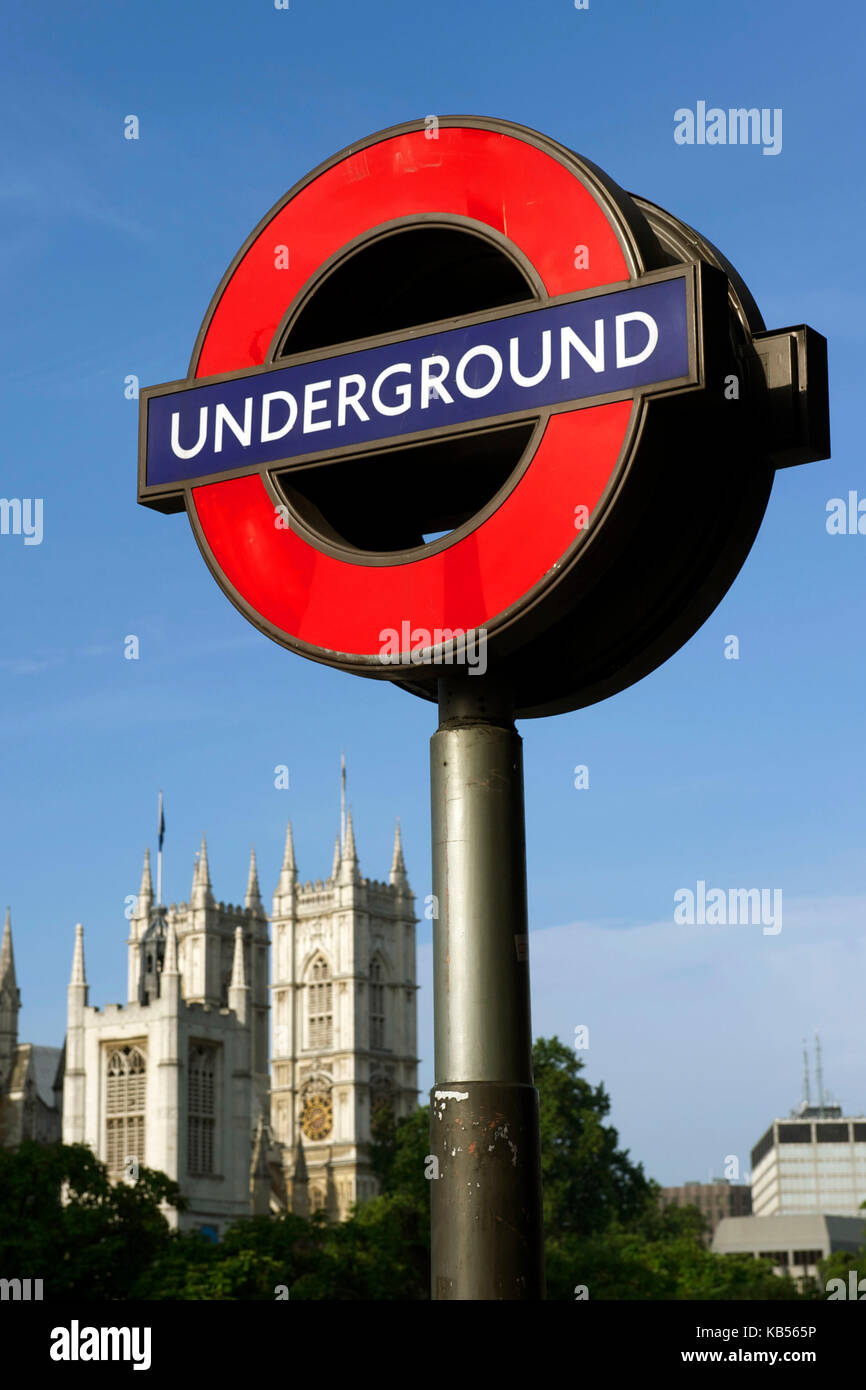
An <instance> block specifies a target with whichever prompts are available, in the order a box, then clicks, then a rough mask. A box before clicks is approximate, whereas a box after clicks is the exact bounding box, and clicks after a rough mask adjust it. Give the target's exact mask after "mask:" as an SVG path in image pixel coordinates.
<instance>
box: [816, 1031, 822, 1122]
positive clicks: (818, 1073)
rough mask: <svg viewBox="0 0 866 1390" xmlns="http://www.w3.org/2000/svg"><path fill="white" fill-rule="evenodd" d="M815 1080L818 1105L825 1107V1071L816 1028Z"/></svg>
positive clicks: (820, 1107)
mask: <svg viewBox="0 0 866 1390" xmlns="http://www.w3.org/2000/svg"><path fill="white" fill-rule="evenodd" d="M815 1080H816V1081H817V1083H818V1107H819V1109H820V1110H823V1109H824V1072H823V1069H822V1066H821V1039H820V1038H819V1037H818V1030H817V1028H816V1029H815Z"/></svg>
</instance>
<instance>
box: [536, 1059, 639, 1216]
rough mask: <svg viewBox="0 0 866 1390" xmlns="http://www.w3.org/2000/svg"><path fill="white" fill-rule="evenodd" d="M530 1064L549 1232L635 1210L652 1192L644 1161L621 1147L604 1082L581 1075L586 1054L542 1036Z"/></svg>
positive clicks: (636, 1210) (634, 1212)
mask: <svg viewBox="0 0 866 1390" xmlns="http://www.w3.org/2000/svg"><path fill="white" fill-rule="evenodd" d="M532 1066H533V1071H534V1074H535V1084H536V1086H537V1087H538V1096H539V1105H540V1110H541V1121H540V1124H541V1175H542V1181H543V1184H544V1230H545V1235H546V1236H547V1237H548V1238H549V1239H550V1238H558V1237H561V1236H565V1235H583V1236H589V1235H593V1234H595V1233H597V1232H599V1231H603V1230H605V1229H606V1228H607V1227H608V1226H609V1225H610V1223H611V1222H612V1221H613V1220H614V1219H615V1218H617V1219H619V1220H621V1221H628V1220H629V1219H630V1218H633V1217H637V1216H638V1215H639V1214H640V1213H641V1212H642V1211H643V1210H644V1208H645V1207H646V1204H647V1201H648V1198H649V1197H650V1184H649V1182H648V1181H647V1178H646V1176H645V1174H644V1171H643V1165H642V1164H640V1163H633V1162H632V1161H631V1159H630V1158H629V1155H628V1150H624V1149H620V1148H619V1147H618V1144H619V1136H618V1134H617V1131H616V1130H615V1129H614V1128H613V1126H612V1125H607V1124H605V1123H604V1119H605V1117H606V1116H607V1115H608V1113H609V1111H610V1100H609V1098H608V1095H607V1092H606V1091H605V1089H604V1086H603V1085H598V1086H591V1085H590V1084H589V1082H588V1081H585V1080H584V1078H583V1077H582V1076H581V1075H580V1073H581V1071H582V1070H583V1061H582V1059H581V1058H579V1057H577V1056H576V1054H575V1052H574V1050H573V1048H570V1047H566V1046H565V1044H564V1043H562V1042H560V1040H559V1038H556V1037H554V1038H538V1039H537V1040H536V1042H535V1045H534V1047H533V1049H532Z"/></svg>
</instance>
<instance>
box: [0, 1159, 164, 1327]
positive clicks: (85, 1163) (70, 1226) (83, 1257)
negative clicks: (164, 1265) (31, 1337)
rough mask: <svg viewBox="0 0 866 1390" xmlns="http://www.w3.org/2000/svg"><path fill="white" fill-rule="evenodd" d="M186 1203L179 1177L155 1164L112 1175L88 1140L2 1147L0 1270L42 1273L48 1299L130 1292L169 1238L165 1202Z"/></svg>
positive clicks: (101, 1297)
mask: <svg viewBox="0 0 866 1390" xmlns="http://www.w3.org/2000/svg"><path fill="white" fill-rule="evenodd" d="M184 1205H185V1204H184V1202H183V1199H182V1198H181V1195H180V1189H179V1188H178V1186H177V1184H176V1183H174V1182H172V1181H171V1180H170V1179H169V1178H167V1177H166V1176H165V1174H164V1173H158V1172H155V1171H154V1170H152V1169H150V1168H145V1167H142V1168H141V1169H140V1172H139V1176H138V1179H137V1180H136V1181H135V1182H131V1183H126V1182H119V1183H112V1182H110V1181H109V1178H108V1173H107V1170H106V1167H105V1165H104V1164H103V1163H100V1161H99V1160H98V1159H97V1158H96V1157H95V1155H94V1154H93V1153H92V1152H91V1150H90V1149H88V1148H86V1147H85V1146H84V1145H83V1144H53V1145H47V1146H46V1145H42V1144H34V1143H30V1142H27V1143H23V1144H21V1145H19V1147H18V1148H17V1149H0V1269H2V1270H3V1271H4V1273H5V1274H6V1277H21V1278H31V1279H42V1280H43V1281H44V1296H45V1298H46V1299H53V1298H67V1297H70V1296H71V1295H73V1294H74V1295H75V1297H76V1298H89V1299H96V1300H105V1299H117V1298H129V1297H130V1296H131V1291H132V1289H133V1286H134V1284H135V1282H136V1279H137V1278H138V1276H139V1274H140V1272H141V1270H143V1269H145V1268H147V1267H148V1266H149V1265H150V1264H151V1263H152V1262H153V1261H154V1260H155V1259H156V1258H157V1256H158V1255H159V1254H160V1253H161V1252H162V1251H164V1250H166V1249H167V1248H168V1246H169V1244H170V1241H171V1231H170V1228H169V1225H168V1222H167V1220H166V1217H165V1214H164V1209H165V1207H168V1206H170V1207H175V1208H176V1209H178V1210H183V1209H184Z"/></svg>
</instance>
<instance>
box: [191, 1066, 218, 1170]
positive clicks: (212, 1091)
mask: <svg viewBox="0 0 866 1390" xmlns="http://www.w3.org/2000/svg"><path fill="white" fill-rule="evenodd" d="M188 1074H189V1094H188V1097H187V1105H188V1114H187V1137H188V1145H187V1168H188V1169H189V1172H190V1174H191V1175H192V1176H198V1177H203V1176H205V1175H207V1174H208V1173H213V1172H214V1130H215V1128H216V1048H215V1047H209V1046H207V1045H205V1044H204V1043H193V1044H192V1046H191V1047H190V1050H189V1073H188Z"/></svg>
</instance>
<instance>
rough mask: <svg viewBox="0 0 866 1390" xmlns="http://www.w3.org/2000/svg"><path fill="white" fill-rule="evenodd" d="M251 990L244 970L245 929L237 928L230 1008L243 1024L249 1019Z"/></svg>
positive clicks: (229, 1000)
mask: <svg viewBox="0 0 866 1390" xmlns="http://www.w3.org/2000/svg"><path fill="white" fill-rule="evenodd" d="M249 1000H250V990H249V986H248V984H247V975H246V970H245V968H244V929H243V927H235V953H234V956H233V958H232V978H231V984H230V985H229V998H228V1004H229V1008H230V1009H233V1010H234V1012H235V1013H236V1014H237V1016H238V1019H239V1020H240V1022H241V1023H246V1022H247V1019H248V1017H249Z"/></svg>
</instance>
